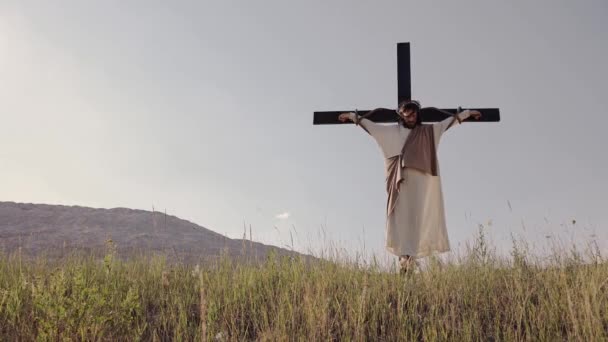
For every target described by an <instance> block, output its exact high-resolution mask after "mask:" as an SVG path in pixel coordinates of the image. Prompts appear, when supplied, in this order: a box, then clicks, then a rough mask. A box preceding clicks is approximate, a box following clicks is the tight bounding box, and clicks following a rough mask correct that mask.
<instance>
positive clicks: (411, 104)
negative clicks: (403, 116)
mask: <svg viewBox="0 0 608 342" xmlns="http://www.w3.org/2000/svg"><path fill="white" fill-rule="evenodd" d="M401 108H404V109H410V108H411V109H415V110H416V111H419V110H420V108H421V106H420V102H418V101H416V100H408V101H404V102H402V103H401V105H400V106H399V108H397V112H399V109H401Z"/></svg>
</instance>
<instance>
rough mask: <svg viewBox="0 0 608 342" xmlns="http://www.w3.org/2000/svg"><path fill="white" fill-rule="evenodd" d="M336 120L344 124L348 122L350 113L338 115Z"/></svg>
mask: <svg viewBox="0 0 608 342" xmlns="http://www.w3.org/2000/svg"><path fill="white" fill-rule="evenodd" d="M338 120H340V121H341V122H346V121H347V120H350V113H342V114H340V116H338Z"/></svg>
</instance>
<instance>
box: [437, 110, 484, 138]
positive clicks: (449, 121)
mask: <svg viewBox="0 0 608 342" xmlns="http://www.w3.org/2000/svg"><path fill="white" fill-rule="evenodd" d="M469 116H471V117H473V118H474V119H475V120H479V118H480V117H481V113H480V112H479V111H476V110H469V109H465V110H463V111H462V112H460V113H458V114H455V115H453V116H450V117H448V118H446V119H443V120H442V121H439V122H438V123H436V124H435V127H436V128H435V129H436V132H437V133H439V134H443V132H445V131H447V130H448V129H450V128H451V127H453V126H456V125H460V123H461V122H462V121H464V120H466V119H468V118H469Z"/></svg>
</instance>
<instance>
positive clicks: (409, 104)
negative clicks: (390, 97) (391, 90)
mask: <svg viewBox="0 0 608 342" xmlns="http://www.w3.org/2000/svg"><path fill="white" fill-rule="evenodd" d="M401 109H403V110H407V109H413V110H414V111H415V112H416V126H418V125H422V117H421V116H420V102H418V101H416V100H405V101H401V102H400V103H399V107H398V108H397V112H399V111H401ZM397 114H398V113H397ZM399 123H401V124H402V125H405V122H404V121H403V118H402V117H401V115H399Z"/></svg>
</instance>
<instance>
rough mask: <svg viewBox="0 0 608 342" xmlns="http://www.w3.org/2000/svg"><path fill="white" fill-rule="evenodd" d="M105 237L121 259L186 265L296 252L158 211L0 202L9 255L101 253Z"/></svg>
mask: <svg viewBox="0 0 608 342" xmlns="http://www.w3.org/2000/svg"><path fill="white" fill-rule="evenodd" d="M108 239H111V240H112V242H113V243H114V244H115V245H116V249H117V253H118V255H119V256H120V257H129V256H133V255H139V254H144V255H152V254H163V255H166V256H167V258H168V259H169V260H170V261H182V262H186V263H193V262H197V261H199V260H200V259H201V258H205V259H208V258H213V257H217V256H220V255H221V254H222V252H224V253H227V254H228V255H230V256H235V257H236V256H246V257H248V258H250V257H253V256H257V257H258V258H264V257H265V256H266V255H267V254H268V253H269V252H270V251H276V253H277V254H278V255H294V256H295V255H297V253H295V252H291V251H288V250H286V249H283V248H278V247H275V246H269V245H264V244H262V243H258V242H251V241H249V240H242V239H230V238H227V237H225V236H223V235H221V234H218V233H216V232H213V231H211V230H209V229H207V228H204V227H201V226H199V225H196V224H194V223H192V222H189V221H186V220H182V219H180V218H178V217H175V216H171V215H166V214H164V213H161V212H151V211H145V210H133V209H127V208H114V209H94V208H87V207H80V206H63V205H47V204H29V203H14V202H0V252H4V253H12V252H15V251H17V250H18V249H19V247H21V250H22V253H23V254H24V255H29V256H36V255H41V254H44V255H46V256H49V257H61V256H63V255H66V254H69V253H71V252H72V251H75V250H78V251H85V252H93V253H95V254H99V255H102V254H103V253H104V252H105V251H106V249H107V241H108Z"/></svg>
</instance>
